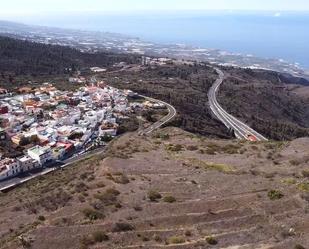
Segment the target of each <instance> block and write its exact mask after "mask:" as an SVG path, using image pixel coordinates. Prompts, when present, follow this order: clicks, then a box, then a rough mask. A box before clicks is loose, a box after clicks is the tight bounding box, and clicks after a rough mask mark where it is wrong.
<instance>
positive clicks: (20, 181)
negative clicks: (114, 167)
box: [0, 96, 176, 192]
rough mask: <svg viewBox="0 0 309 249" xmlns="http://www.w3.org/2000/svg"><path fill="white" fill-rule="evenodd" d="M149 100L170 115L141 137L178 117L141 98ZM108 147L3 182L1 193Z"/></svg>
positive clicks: (169, 107)
mask: <svg viewBox="0 0 309 249" xmlns="http://www.w3.org/2000/svg"><path fill="white" fill-rule="evenodd" d="M141 97H143V98H145V99H147V100H150V101H153V102H157V103H161V104H164V105H166V106H167V108H168V111H169V112H168V114H167V115H166V116H164V117H163V118H162V119H161V120H159V121H157V122H156V123H154V124H152V125H151V126H149V127H147V128H146V129H144V130H142V131H139V133H138V134H139V135H147V134H150V133H151V132H153V131H154V130H156V129H159V128H160V127H161V126H162V125H164V124H165V123H167V122H169V121H170V120H171V119H172V118H174V117H175V115H176V109H175V108H174V107H173V106H171V105H170V104H168V103H165V102H163V101H161V100H157V99H153V98H149V97H146V96H141ZM106 148H107V146H105V147H103V148H98V149H95V150H92V151H89V152H87V153H84V154H81V155H75V156H73V157H70V158H68V159H67V160H64V161H61V162H59V164H58V166H54V167H53V166H51V167H47V168H43V169H42V170H40V171H38V172H34V173H27V174H25V175H23V176H17V177H14V178H11V179H8V180H5V181H1V182H0V192H1V191H7V190H9V189H12V188H14V187H16V186H18V185H20V184H23V183H25V182H28V181H30V180H32V179H34V178H36V177H39V176H43V175H47V174H49V173H51V172H54V171H56V170H59V169H63V168H66V167H68V166H70V165H72V164H74V163H77V162H79V161H81V160H83V159H85V158H87V157H89V156H94V155H98V154H102V153H104V152H105V150H106Z"/></svg>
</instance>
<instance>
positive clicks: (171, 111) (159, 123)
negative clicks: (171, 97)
mask: <svg viewBox="0 0 309 249" xmlns="http://www.w3.org/2000/svg"><path fill="white" fill-rule="evenodd" d="M140 96H141V97H143V98H145V99H147V100H149V101H152V102H157V103H160V104H163V105H165V106H166V107H167V109H168V114H167V115H166V116H164V117H163V118H162V119H160V120H159V121H157V122H155V123H154V124H152V125H150V126H149V127H147V128H146V129H144V130H142V131H139V132H138V134H139V135H148V134H150V133H152V132H153V131H154V130H156V129H159V128H160V127H161V126H162V125H164V124H166V123H167V122H169V121H171V120H172V119H173V118H174V117H175V116H176V114H177V111H176V109H175V107H174V106H172V105H170V104H168V103H166V102H164V101H161V100H157V99H153V98H149V97H147V96H143V95H140Z"/></svg>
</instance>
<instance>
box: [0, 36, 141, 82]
mask: <svg viewBox="0 0 309 249" xmlns="http://www.w3.org/2000/svg"><path fill="white" fill-rule="evenodd" d="M121 61H124V62H128V63H136V62H138V61H139V59H138V57H137V56H134V55H123V54H112V53H96V54H90V53H81V52H80V51H78V50H76V49H72V48H69V47H64V46H56V45H45V44H40V43H33V42H28V41H21V40H16V39H12V38H8V37H2V36H0V76H1V77H0V78H1V79H0V80H3V79H4V78H5V77H7V78H8V79H9V77H8V75H12V76H19V75H33V76H37V75H58V74H66V73H70V72H72V71H75V70H76V69H80V68H84V67H90V66H101V67H108V66H111V65H113V64H114V63H116V62H121Z"/></svg>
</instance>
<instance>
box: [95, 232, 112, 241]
mask: <svg viewBox="0 0 309 249" xmlns="http://www.w3.org/2000/svg"><path fill="white" fill-rule="evenodd" d="M92 237H93V239H94V241H95V242H103V241H107V240H108V239H109V237H108V235H107V234H106V233H104V232H102V231H96V232H94V233H93V234H92Z"/></svg>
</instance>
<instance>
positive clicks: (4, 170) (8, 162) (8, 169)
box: [0, 158, 20, 181]
mask: <svg viewBox="0 0 309 249" xmlns="http://www.w3.org/2000/svg"><path fill="white" fill-rule="evenodd" d="M19 173H20V169H19V166H18V164H17V161H16V160H15V159H11V158H4V159H2V160H0V181H1V180H4V179H7V178H10V177H13V176H16V175H18V174H19Z"/></svg>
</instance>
